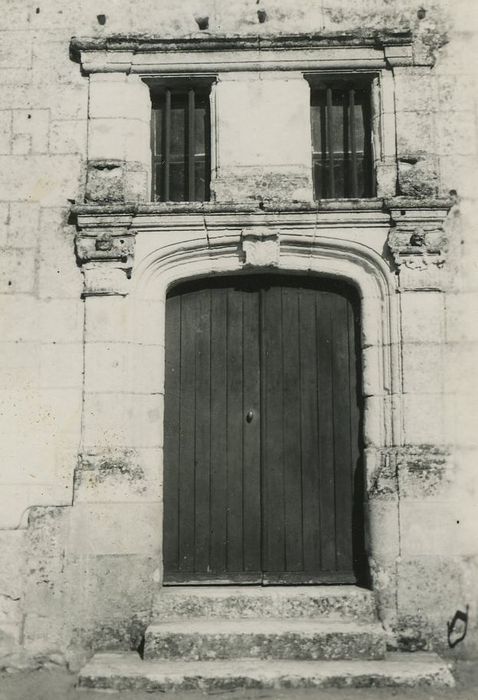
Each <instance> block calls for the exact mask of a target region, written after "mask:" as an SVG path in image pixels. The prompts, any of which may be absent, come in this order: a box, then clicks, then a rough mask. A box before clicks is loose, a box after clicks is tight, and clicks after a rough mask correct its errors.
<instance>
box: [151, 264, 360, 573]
mask: <svg viewBox="0 0 478 700" xmlns="http://www.w3.org/2000/svg"><path fill="white" fill-rule="evenodd" d="M356 306H357V304H356V300H355V298H354V295H353V293H352V292H351V291H350V290H347V289H346V288H343V286H340V285H338V284H335V283H330V282H319V281H317V280H307V279H306V280H301V279H300V278H295V277H291V278H287V277H284V276H278V275H257V276H251V277H249V278H245V277H237V278H222V279H217V280H214V281H211V280H209V281H202V282H195V283H189V284H186V285H181V286H180V287H178V288H176V289H175V290H174V291H173V293H172V294H170V295H169V297H168V301H167V317H166V384H165V443H164V566H165V582H166V583H168V582H169V583H206V582H210V583H211V582H216V583H227V582H244V583H259V582H263V583H317V582H324V583H332V582H336V583H339V582H340V583H346V582H352V581H355V573H354V558H355V559H357V556H358V554H357V546H356V545H355V546H354V542H357V541H360V542H361V540H360V538H359V540H357V537H355V538H354V535H353V525H354V526H355V527H357V526H361V521H360V517H359V514H360V503H359V502H360V500H361V494H358V493H357V489H356V487H355V481H356V474H357V470H358V465H359V459H360V449H359V447H360V445H359V421H360V409H359V398H358V394H359V392H358V383H357V362H356V354H357V353H356V342H357V337H356V336H357V331H356V328H357V311H356ZM355 568H356V567H355Z"/></svg>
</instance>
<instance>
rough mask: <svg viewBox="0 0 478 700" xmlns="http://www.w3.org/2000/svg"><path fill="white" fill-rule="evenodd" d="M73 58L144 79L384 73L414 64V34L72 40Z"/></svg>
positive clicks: (86, 67)
mask: <svg viewBox="0 0 478 700" xmlns="http://www.w3.org/2000/svg"><path fill="white" fill-rule="evenodd" d="M70 50H71V56H72V58H74V59H75V60H78V61H79V62H80V63H81V65H82V68H83V71H84V72H86V73H95V72H126V73H138V74H142V75H145V76H154V75H156V74H158V75H161V74H168V73H186V74H198V73H207V72H209V73H221V72H227V71H259V70H260V71H263V70H278V69H280V70H289V71H292V70H293V71H304V72H307V71H311V72H313V71H317V70H353V69H369V70H379V69H384V68H386V67H387V66H396V65H400V66H402V65H411V64H412V63H413V55H412V35H411V32H409V31H405V32H393V31H375V30H366V29H363V30H357V31H350V32H323V33H311V34H289V35H286V34H285V35H280V34H277V35H267V34H254V35H244V36H238V35H234V36H211V35H207V34H206V35H204V34H201V35H198V36H194V35H193V36H185V37H175V38H170V37H161V36H156V35H150V34H142V35H134V34H133V35H129V34H125V35H110V36H105V37H73V38H72V40H71V44H70Z"/></svg>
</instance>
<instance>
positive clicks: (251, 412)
mask: <svg viewBox="0 0 478 700" xmlns="http://www.w3.org/2000/svg"><path fill="white" fill-rule="evenodd" d="M253 418H254V411H253V410H252V408H251V409H250V410H249V411H248V412H247V415H246V421H247V422H248V423H252V419H253Z"/></svg>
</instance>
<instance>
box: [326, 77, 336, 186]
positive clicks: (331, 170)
mask: <svg viewBox="0 0 478 700" xmlns="http://www.w3.org/2000/svg"><path fill="white" fill-rule="evenodd" d="M326 95H327V141H328V142H329V143H328V146H329V193H328V194H329V197H330V198H333V197H335V172H334V132H333V125H332V88H330V87H328V88H327V90H326Z"/></svg>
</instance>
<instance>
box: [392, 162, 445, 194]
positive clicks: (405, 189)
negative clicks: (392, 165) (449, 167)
mask: <svg viewBox="0 0 478 700" xmlns="http://www.w3.org/2000/svg"><path fill="white" fill-rule="evenodd" d="M398 188H399V193H400V194H401V195H404V196H405V197H434V196H437V195H438V189H439V167H438V158H436V157H432V156H429V155H425V156H424V155H423V154H417V153H413V154H407V155H403V156H399V158H398Z"/></svg>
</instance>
